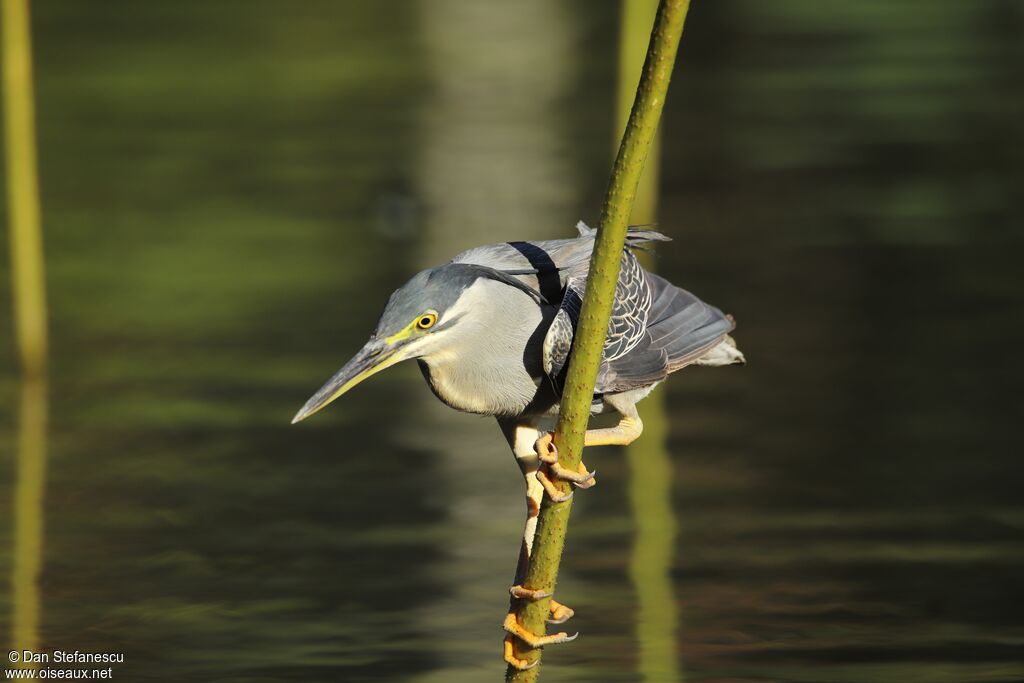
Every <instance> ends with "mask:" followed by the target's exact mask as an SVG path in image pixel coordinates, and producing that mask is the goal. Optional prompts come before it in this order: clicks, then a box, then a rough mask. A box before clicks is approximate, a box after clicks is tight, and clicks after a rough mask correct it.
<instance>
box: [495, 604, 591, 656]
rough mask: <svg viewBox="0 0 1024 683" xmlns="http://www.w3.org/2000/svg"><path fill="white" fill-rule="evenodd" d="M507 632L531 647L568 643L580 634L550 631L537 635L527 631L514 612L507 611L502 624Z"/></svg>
mask: <svg viewBox="0 0 1024 683" xmlns="http://www.w3.org/2000/svg"><path fill="white" fill-rule="evenodd" d="M502 628H504V629H505V631H506V632H507V633H510V634H512V635H513V636H515V637H516V638H518V639H519V640H521V641H523V642H524V643H526V644H527V645H529V646H530V647H532V648H538V647H544V646H545V645H560V644H561V643H570V642H572V641H574V640H576V638H577V637H578V636H579V635H580V634H579V633H576V634H573V635H571V636H570V635H569V634H568V633H566V632H565V631H562V632H560V633H552V634H551V635H549V636H538V635H537V634H536V633H531V632H530V631H527V630H526V629H525V628H523V626H522V625H521V624H520V623H519V621H518V620H516V613H515V612H509V613H508V616H507V617H505V623H504V624H503V625H502Z"/></svg>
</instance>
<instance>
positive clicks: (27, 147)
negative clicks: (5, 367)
mask: <svg viewBox="0 0 1024 683" xmlns="http://www.w3.org/2000/svg"><path fill="white" fill-rule="evenodd" d="M2 1H3V74H4V81H3V85H4V121H5V124H6V126H5V127H6V130H7V137H6V140H7V144H6V152H7V202H8V209H9V211H8V213H9V216H10V232H11V273H12V275H13V280H14V283H13V285H14V286H13V290H14V316H15V328H16V330H17V335H18V350H19V352H20V354H21V367H22V370H23V371H24V373H25V374H26V375H27V376H38V375H41V374H42V373H43V372H44V371H45V369H46V346H47V334H46V285H45V279H44V277H43V240H42V230H41V228H40V227H39V188H38V181H37V173H36V131H35V112H34V102H33V99H34V95H33V89H32V41H31V32H30V30H29V14H28V0H2Z"/></svg>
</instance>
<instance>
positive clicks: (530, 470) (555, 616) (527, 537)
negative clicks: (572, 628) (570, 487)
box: [499, 422, 575, 670]
mask: <svg viewBox="0 0 1024 683" xmlns="http://www.w3.org/2000/svg"><path fill="white" fill-rule="evenodd" d="M499 424H500V425H501V428H502V431H503V432H504V434H505V437H506V438H507V439H508V442H509V445H510V446H511V447H512V452H513V453H514V454H515V456H516V462H517V463H518V464H519V467H520V470H521V471H522V473H523V478H524V480H525V482H526V526H525V528H524V529H523V545H522V548H521V549H520V555H519V566H518V567H517V568H516V585H514V586H512V587H511V588H510V589H509V593H510V594H511V595H512V597H513V598H514V599H518V600H540V599H543V598H549V597H550V596H551V594H550V593H548V592H545V591H539V590H533V589H529V588H525V587H523V586H522V585H521V583H522V581H523V579H524V578H525V577H526V570H527V568H528V566H529V562H530V554H531V551H532V550H533V535H534V533H535V532H536V529H537V515H538V513H539V512H540V503H541V498H543V496H544V491H545V489H544V486H543V484H542V476H543V475H542V474H541V471H540V469H539V467H540V466H541V465H542V464H543V463H542V462H541V461H540V459H539V457H538V455H537V453H536V451H535V450H534V446H535V444H536V442H537V437H538V435H539V434H540V432H539V430H537V429H536V427H535V426H533V425H532V424H528V423H501V422H499ZM548 483H549V484H550V482H548ZM552 488H553V487H552ZM555 491H556V492H557V491H558V489H555ZM513 606H514V604H513ZM548 610H549V612H550V615H551V616H550V618H549V619H548V623H551V624H561V623H564V622H566V621H568V620H569V618H571V617H572V616H573V614H574V612H573V610H572V608H570V607H568V606H567V605H563V604H562V603H560V602H558V601H556V600H551V601H550V602H549V604H548ZM505 630H506V634H505V644H504V659H505V662H506V663H508V664H510V665H511V666H513V667H515V668H516V669H519V670H525V669H531V668H533V667H534V666H536V662H534V663H528V662H527V661H526V660H523V659H519V658H518V657H516V656H515V653H516V649H515V643H514V642H513V639H515V638H519V639H520V640H522V641H523V642H525V643H527V645H528V646H530V647H539V646H538V645H532V644H531V642H541V643H543V644H549V645H551V644H554V643H556V642H568V641H569V640H571V639H572V638H575V636H572V638H569V636H568V635H567V634H565V633H558V634H555V635H553V636H537V635H535V634H533V633H530V632H529V631H527V630H526V629H524V628H523V627H522V626H521V625H520V624H519V623H518V621H517V620H516V617H515V614H514V612H513V611H512V609H511V607H510V611H509V614H508V616H506V617H505ZM527 639H529V640H527Z"/></svg>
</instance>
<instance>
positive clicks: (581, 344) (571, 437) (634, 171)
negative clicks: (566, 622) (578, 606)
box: [506, 0, 690, 683]
mask: <svg viewBox="0 0 1024 683" xmlns="http://www.w3.org/2000/svg"><path fill="white" fill-rule="evenodd" d="M689 4H690V3H689V0H661V3H660V4H659V6H658V14H657V16H656V18H655V21H654V29H653V30H652V32H651V40H650V43H649V45H648V48H647V59H646V60H645V62H644V68H643V74H642V75H641V77H640V84H639V85H638V87H637V93H636V99H635V100H634V102H633V109H632V111H631V112H630V115H629V122H628V124H627V125H626V130H625V133H624V134H623V137H622V144H621V145H620V146H619V153H618V155H617V156H616V158H615V164H614V166H613V167H612V174H611V180H610V181H609V184H608V190H607V192H606V194H605V202H604V208H603V209H602V212H601V220H600V224H599V226H598V230H597V237H596V243H595V245H594V252H593V255H592V256H591V259H590V272H589V274H588V276H587V291H586V294H585V295H584V297H583V307H582V310H581V312H580V322H579V326H578V328H577V330H576V334H575V336H574V341H573V348H572V354H571V356H570V364H569V372H568V376H567V377H566V382H565V389H564V391H563V394H562V401H561V411H560V413H559V416H558V426H557V427H556V429H555V437H554V439H555V446H556V447H557V448H558V454H559V462H560V463H561V464H562V466H563V467H566V468H567V469H569V470H572V471H575V470H576V468H577V467H578V466H579V463H580V460H581V459H582V455H583V441H584V434H585V432H586V429H587V423H588V420H589V418H590V406H591V401H592V400H593V395H594V383H595V381H596V380H597V371H598V368H599V366H600V363H601V351H602V347H603V346H604V338H605V333H606V331H607V329H608V319H609V318H610V317H611V309H612V301H613V297H614V296H615V285H616V282H617V281H618V277H619V266H620V261H621V260H622V250H623V248H624V244H625V239H626V231H627V228H628V226H629V217H630V213H631V212H632V210H633V202H634V200H635V198H636V190H637V185H638V184H639V182H640V177H641V175H642V173H643V168H644V162H645V161H646V158H647V154H648V151H649V150H650V148H651V143H652V141H653V140H654V136H655V133H656V132H657V129H658V121H659V119H660V118H661V110H662V108H663V106H664V104H665V96H666V94H667V93H668V84H669V80H670V78H671V75H672V67H673V65H674V64H675V58H676V52H677V50H678V48H679V40H680V38H681V36H682V32H683V23H684V21H685V19H686V12H687V10H688V9H689ZM562 487H563V488H564V489H565V490H568V488H567V485H566V484H564V483H563V484H562ZM571 510H572V499H570V500H568V501H566V502H564V503H552V502H551V500H550V499H549V498H547V497H545V498H544V502H543V504H542V505H541V509H540V515H539V517H538V520H537V532H536V535H535V536H534V541H533V552H532V554H531V557H530V566H529V569H528V570H527V573H526V578H525V581H524V584H525V585H526V586H527V587H528V588H533V589H538V590H543V591H548V592H554V589H555V584H556V582H557V578H558V569H559V565H560V563H561V557H562V550H563V548H564V547H565V534H566V530H567V529H568V526H569V513H570V512H571ZM549 602H550V600H549V599H543V600H537V601H535V602H528V601H523V603H522V604H521V605H520V606H519V608H518V610H517V614H516V617H517V619H518V620H519V623H520V624H522V625H523V626H524V627H525V628H526V629H527V630H529V631H531V632H533V633H537V634H542V633H544V632H545V619H546V618H547V615H548V604H549ZM516 654H517V656H519V657H520V658H522V659H525V660H527V661H530V662H533V661H537V660H538V659H540V652H539V651H538V650H533V649H528V650H525V651H521V652H517V653H516ZM538 675H539V666H536V667H534V668H532V669H528V670H526V671H517V670H516V669H515V668H513V667H511V666H510V667H509V668H508V671H507V673H506V681H510V682H513V683H530V682H532V681H536V680H537V676H538Z"/></svg>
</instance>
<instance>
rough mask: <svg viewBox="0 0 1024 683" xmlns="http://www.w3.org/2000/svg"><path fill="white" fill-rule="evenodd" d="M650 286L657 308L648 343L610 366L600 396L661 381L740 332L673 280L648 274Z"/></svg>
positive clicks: (650, 315)
mask: <svg viewBox="0 0 1024 683" xmlns="http://www.w3.org/2000/svg"><path fill="white" fill-rule="evenodd" d="M647 282H648V284H649V286H650V288H651V296H652V303H651V308H650V310H649V311H648V323H647V329H646V331H645V334H644V337H643V339H642V340H641V341H640V343H638V344H637V345H636V346H635V347H634V348H633V349H632V350H631V351H630V352H629V353H627V354H626V355H625V356H623V357H621V358H618V359H615V360H613V361H611V362H609V363H608V364H607V369H606V371H605V372H603V373H602V375H601V376H600V377H599V378H598V380H599V381H598V388H597V389H595V391H598V392H600V393H608V392H618V391H628V390H629V389H636V388H639V387H643V386H648V385H650V384H653V383H654V382H658V381H661V380H663V379H665V377H667V376H668V375H669V374H670V373H673V372H675V371H676V370H680V369H682V368H683V367H685V366H687V365H689V364H690V363H693V362H694V361H696V360H697V359H698V358H700V357H701V356H702V355H703V354H704V353H705V352H707V351H708V350H709V349H711V348H712V347H714V346H715V345H716V344H718V343H719V342H720V341H722V339H724V338H725V336H726V335H727V334H728V333H729V332H731V331H732V329H733V327H735V324H734V323H733V320H732V318H731V317H729V316H727V315H725V314H724V313H722V311H720V310H719V309H717V308H715V307H714V306H711V305H709V304H706V303H704V302H703V301H701V300H700V299H698V298H697V297H696V296H694V295H693V294H691V293H690V292H688V291H686V290H685V289H680V288H679V287H676V286H675V285H673V284H672V283H671V282H669V281H668V280H666V279H664V278H662V277H659V276H657V275H653V274H651V273H647Z"/></svg>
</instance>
